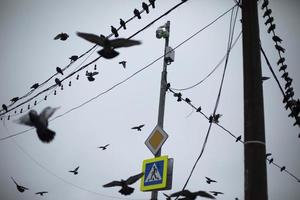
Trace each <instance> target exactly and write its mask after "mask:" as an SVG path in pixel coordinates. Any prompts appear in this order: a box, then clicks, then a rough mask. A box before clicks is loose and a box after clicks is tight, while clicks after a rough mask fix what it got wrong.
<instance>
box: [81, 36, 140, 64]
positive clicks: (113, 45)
mask: <svg viewBox="0 0 300 200" xmlns="http://www.w3.org/2000/svg"><path fill="white" fill-rule="evenodd" d="M77 35H78V36H79V37H81V38H83V39H85V40H87V41H89V42H92V43H95V44H98V45H99V46H101V47H103V49H101V50H100V51H98V53H99V54H100V55H101V56H103V57H104V58H107V59H111V58H114V57H116V56H118V55H119V52H117V51H116V50H114V49H117V48H121V47H130V46H134V45H139V44H141V42H140V41H138V40H129V39H125V38H118V39H112V40H109V39H107V38H105V37H104V36H103V35H101V36H100V37H99V36H98V35H95V34H91V33H81V32H77Z"/></svg>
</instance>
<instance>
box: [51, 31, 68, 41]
mask: <svg viewBox="0 0 300 200" xmlns="http://www.w3.org/2000/svg"><path fill="white" fill-rule="evenodd" d="M68 37H69V35H68V34H67V33H59V34H57V35H56V36H55V37H54V40H58V39H59V40H62V41H65V40H67V39H68Z"/></svg>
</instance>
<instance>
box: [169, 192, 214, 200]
mask: <svg viewBox="0 0 300 200" xmlns="http://www.w3.org/2000/svg"><path fill="white" fill-rule="evenodd" d="M179 196H183V197H185V198H181V199H186V200H194V199H196V198H197V196H200V197H205V198H209V199H215V197H214V196H212V195H211V194H209V193H208V192H206V191H201V190H200V191H197V192H190V191H189V190H182V191H179V192H175V193H173V194H171V195H170V197H179Z"/></svg>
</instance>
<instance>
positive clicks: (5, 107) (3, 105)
mask: <svg viewBox="0 0 300 200" xmlns="http://www.w3.org/2000/svg"><path fill="white" fill-rule="evenodd" d="M2 108H3V110H5V112H7V111H8V108H7V106H6V105H5V104H2Z"/></svg>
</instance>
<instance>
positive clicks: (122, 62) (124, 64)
mask: <svg viewBox="0 0 300 200" xmlns="http://www.w3.org/2000/svg"><path fill="white" fill-rule="evenodd" d="M119 64H121V65H123V68H124V69H125V68H126V61H125V60H123V61H120V62H119Z"/></svg>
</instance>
